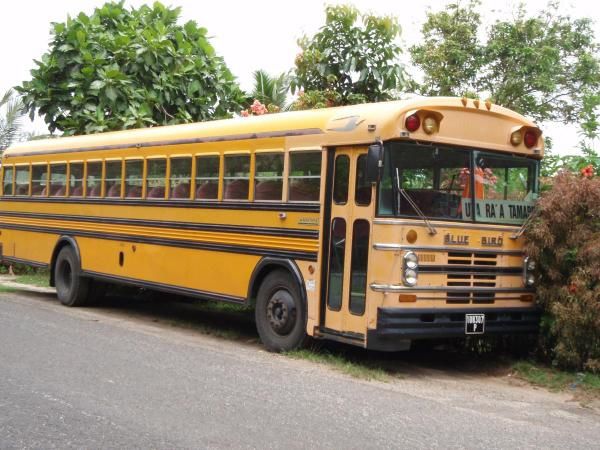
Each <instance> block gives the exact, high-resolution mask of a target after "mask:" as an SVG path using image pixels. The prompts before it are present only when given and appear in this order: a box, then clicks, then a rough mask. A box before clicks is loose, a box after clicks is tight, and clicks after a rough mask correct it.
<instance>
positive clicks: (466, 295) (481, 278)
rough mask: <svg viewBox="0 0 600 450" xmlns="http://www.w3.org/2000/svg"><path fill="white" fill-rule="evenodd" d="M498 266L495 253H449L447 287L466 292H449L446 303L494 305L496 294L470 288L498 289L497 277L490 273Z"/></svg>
mask: <svg viewBox="0 0 600 450" xmlns="http://www.w3.org/2000/svg"><path fill="white" fill-rule="evenodd" d="M496 264H497V255H496V254H493V253H492V254H490V253H475V252H473V253H470V252H449V253H448V267H449V271H448V273H447V274H446V285H447V286H449V287H464V288H465V290H464V291H453V292H448V294H447V296H446V303H449V304H490V303H494V301H495V297H496V294H495V293H494V292H479V291H477V290H476V289H475V290H472V289H469V288H494V287H496V276H497V275H496V274H495V273H494V272H493V271H490V269H491V268H493V267H494V266H496ZM453 268H455V269H453ZM492 270H493V269H492Z"/></svg>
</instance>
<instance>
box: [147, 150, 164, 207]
mask: <svg viewBox="0 0 600 450" xmlns="http://www.w3.org/2000/svg"><path fill="white" fill-rule="evenodd" d="M147 164H148V174H147V175H146V198H157V199H164V198H165V179H166V177H167V160H166V159H149V160H148V163H147Z"/></svg>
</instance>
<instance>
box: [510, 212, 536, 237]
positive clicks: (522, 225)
mask: <svg viewBox="0 0 600 450" xmlns="http://www.w3.org/2000/svg"><path fill="white" fill-rule="evenodd" d="M532 216H533V214H529V216H528V217H527V219H525V221H524V222H523V223H522V224H521V226H520V227H519V229H518V230H517V231H516V232H515V233H513V234H511V235H510V238H511V239H519V238H520V237H521V235H522V234H523V233H524V232H525V228H526V227H527V224H528V223H529V220H530V219H531V217H532Z"/></svg>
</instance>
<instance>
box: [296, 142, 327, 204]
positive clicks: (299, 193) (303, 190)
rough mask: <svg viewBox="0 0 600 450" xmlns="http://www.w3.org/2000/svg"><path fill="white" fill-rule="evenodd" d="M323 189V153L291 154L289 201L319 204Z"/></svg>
mask: <svg viewBox="0 0 600 450" xmlns="http://www.w3.org/2000/svg"><path fill="white" fill-rule="evenodd" d="M320 188H321V152H320V151H313V152H292V153H290V173H289V199H290V201H292V202H301V201H304V202H318V201H319V193H320Z"/></svg>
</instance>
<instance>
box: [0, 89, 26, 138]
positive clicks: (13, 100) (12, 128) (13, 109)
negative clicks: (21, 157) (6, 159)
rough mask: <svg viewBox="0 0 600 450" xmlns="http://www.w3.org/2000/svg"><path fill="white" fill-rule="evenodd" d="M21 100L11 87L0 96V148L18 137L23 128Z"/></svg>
mask: <svg viewBox="0 0 600 450" xmlns="http://www.w3.org/2000/svg"><path fill="white" fill-rule="evenodd" d="M23 109H24V108H23V102H22V101H21V99H20V98H19V97H18V96H16V95H15V93H14V91H13V90H12V89H9V90H8V91H6V92H5V93H4V94H3V95H2V97H1V98H0V149H3V148H6V147H8V146H9V145H11V144H12V143H13V142H14V141H15V140H17V139H18V137H19V136H20V133H21V129H22V128H23V120H24V117H25V116H24V111H23Z"/></svg>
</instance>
